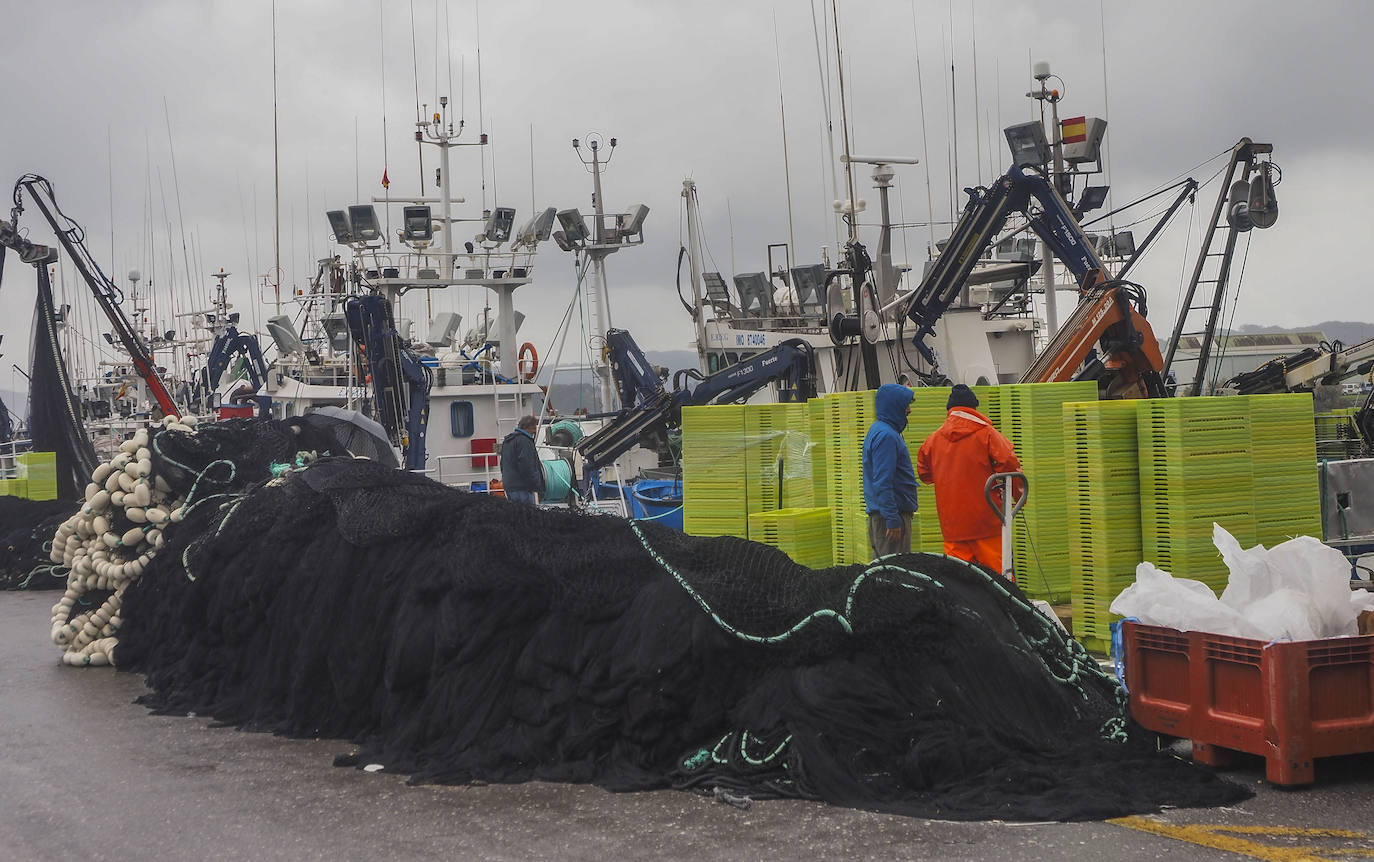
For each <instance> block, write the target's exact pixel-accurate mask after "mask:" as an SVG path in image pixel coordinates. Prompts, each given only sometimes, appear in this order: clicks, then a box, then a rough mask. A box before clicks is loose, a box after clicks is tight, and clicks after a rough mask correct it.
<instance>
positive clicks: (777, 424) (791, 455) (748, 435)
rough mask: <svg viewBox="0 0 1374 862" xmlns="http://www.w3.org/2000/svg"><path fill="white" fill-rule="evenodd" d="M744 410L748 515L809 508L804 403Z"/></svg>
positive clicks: (807, 426) (754, 406) (807, 427)
mask: <svg viewBox="0 0 1374 862" xmlns="http://www.w3.org/2000/svg"><path fill="white" fill-rule="evenodd" d="M743 410H744V438H743V441H742V442H743V445H744V457H745V479H746V482H747V487H748V495H747V496H748V503H747V505H748V508H749V512H750V514H753V513H755V512H771V511H773V510H775V509H781V508H808V507H810V506H811V502H812V491H811V460H810V452H808V451H807V450H808V447H807V445H806V444H807V441H808V440H809V439H810V422H809V414H808V412H807V407H806V405H805V404H804V403H796V404H746V405H744V406H743ZM780 499H781V504H780V503H779V500H780ZM750 538H753V537H752V536H750Z"/></svg>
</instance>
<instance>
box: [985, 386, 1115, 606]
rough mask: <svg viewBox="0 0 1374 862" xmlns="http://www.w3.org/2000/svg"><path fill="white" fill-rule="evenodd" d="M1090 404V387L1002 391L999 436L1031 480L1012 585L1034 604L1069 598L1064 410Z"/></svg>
mask: <svg viewBox="0 0 1374 862" xmlns="http://www.w3.org/2000/svg"><path fill="white" fill-rule="evenodd" d="M1095 400H1097V384H1096V383H1094V382H1092V381H1083V382H1076V383H1017V384H1012V385H1009V386H1005V387H1002V392H1001V394H1000V404H999V412H1000V418H1001V421H1002V425H1003V426H1004V427H1003V429H1002V433H1004V434H1005V435H1006V436H1007V438H1008V439H1010V440H1011V443H1012V446H1013V448H1015V450H1016V454H1017V456H1018V457H1019V458H1020V460H1021V470H1022V472H1024V473H1025V474H1026V477H1027V478H1028V479H1029V480H1030V496H1029V497H1028V498H1027V500H1026V506H1025V508H1024V509H1022V510H1021V514H1019V515H1018V516H1017V517H1016V520H1015V526H1014V528H1013V531H1012V549H1013V553H1014V556H1015V560H1016V582H1017V584H1018V585H1019V586H1020V587H1021V589H1022V590H1023V591H1025V593H1026V595H1028V596H1030V597H1031V598H1033V599H1044V600H1046V601H1049V602H1064V601H1068V600H1069V598H1070V595H1071V593H1070V587H1069V537H1068V533H1067V532H1066V531H1065V529H1064V526H1065V524H1067V523H1068V517H1069V511H1068V483H1067V480H1066V475H1067V472H1066V471H1067V461H1066V454H1067V453H1066V451H1065V445H1064V405H1065V404H1068V403H1073V402H1082V401H1095Z"/></svg>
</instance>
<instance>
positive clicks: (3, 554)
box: [0, 496, 74, 590]
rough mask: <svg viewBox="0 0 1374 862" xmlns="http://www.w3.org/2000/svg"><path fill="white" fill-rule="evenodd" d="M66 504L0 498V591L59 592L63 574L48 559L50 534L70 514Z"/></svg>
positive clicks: (70, 511)
mask: <svg viewBox="0 0 1374 862" xmlns="http://www.w3.org/2000/svg"><path fill="white" fill-rule="evenodd" d="M73 505H74V504H72V503H68V502H66V501H65V500H28V499H25V498H23V497H10V496H0V590H20V589H25V590H60V589H62V588H63V587H65V586H66V585H67V581H66V572H64V571H59V570H57V569H55V568H54V567H53V566H52V565H51V562H50V560H49V558H48V555H49V552H50V550H51V548H52V536H53V532H54V531H56V530H57V525H58V524H61V523H62V522H63V521H65V520H66V519H67V516H69V515H70V514H71V513H72V507H73Z"/></svg>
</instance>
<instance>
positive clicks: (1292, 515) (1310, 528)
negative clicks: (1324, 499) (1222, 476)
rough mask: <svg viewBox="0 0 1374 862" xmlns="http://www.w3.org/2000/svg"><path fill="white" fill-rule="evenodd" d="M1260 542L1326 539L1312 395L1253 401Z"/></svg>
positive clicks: (1254, 397) (1252, 441) (1253, 453)
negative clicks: (1299, 538) (1295, 538)
mask: <svg viewBox="0 0 1374 862" xmlns="http://www.w3.org/2000/svg"><path fill="white" fill-rule="evenodd" d="M1249 401H1250V456H1251V459H1252V462H1253V470H1254V475H1255V507H1254V513H1255V538H1256V540H1257V541H1259V542H1261V543H1262V544H1264V545H1265V546H1266V547H1271V546H1273V545H1277V544H1279V543H1280V542H1284V541H1287V540H1288V539H1291V538H1293V537H1294V536H1316V537H1318V538H1320V537H1321V535H1322V522H1321V496H1320V494H1321V488H1320V482H1319V479H1318V474H1317V464H1316V461H1317V444H1316V436H1315V427H1314V425H1313V423H1312V396H1311V395H1310V394H1308V393H1291V394H1284V395H1251V396H1249Z"/></svg>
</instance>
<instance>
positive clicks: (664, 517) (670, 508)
mask: <svg viewBox="0 0 1374 862" xmlns="http://www.w3.org/2000/svg"><path fill="white" fill-rule="evenodd" d="M634 499H635V507H636V508H638V509H641V510H642V511H643V512H644V514H643V515H639V516H637V517H641V518H652V519H653V520H654V521H655V522H656V523H659V524H662V525H663V526H665V527H672V528H673V529H675V530H681V529H682V483H680V482H669V481H662V480H657V479H645V480H644V481H642V482H639V483H638V484H636V485H635V489H634Z"/></svg>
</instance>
